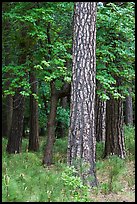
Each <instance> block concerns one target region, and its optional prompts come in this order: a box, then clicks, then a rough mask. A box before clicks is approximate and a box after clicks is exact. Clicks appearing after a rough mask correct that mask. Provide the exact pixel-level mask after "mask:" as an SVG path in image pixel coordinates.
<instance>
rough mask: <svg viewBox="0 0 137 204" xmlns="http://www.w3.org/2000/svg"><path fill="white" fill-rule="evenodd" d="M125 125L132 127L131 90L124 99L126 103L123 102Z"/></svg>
mask: <svg viewBox="0 0 137 204" xmlns="http://www.w3.org/2000/svg"><path fill="white" fill-rule="evenodd" d="M125 123H126V125H133V108H132V96H131V89H129V96H127V97H126V101H125Z"/></svg>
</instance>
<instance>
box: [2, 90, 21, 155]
mask: <svg viewBox="0 0 137 204" xmlns="http://www.w3.org/2000/svg"><path fill="white" fill-rule="evenodd" d="M19 91H20V90H19V89H18V92H17V93H16V94H15V96H14V97H13V115H12V125H11V131H10V134H9V139H8V144H7V149H6V151H7V152H8V153H20V152H21V143H22V133H23V119H24V102H25V100H24V96H22V95H20V94H19Z"/></svg>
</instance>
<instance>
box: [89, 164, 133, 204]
mask: <svg viewBox="0 0 137 204" xmlns="http://www.w3.org/2000/svg"><path fill="white" fill-rule="evenodd" d="M97 178H98V180H99V182H100V183H107V182H108V180H109V178H108V173H107V172H106V171H105V170H104V172H102V173H101V172H100V171H99V170H98V171H97ZM134 182H135V162H134V161H128V162H126V172H125V173H123V174H122V175H121V176H120V177H119V179H118V182H117V188H118V185H119V188H121V189H119V191H117V192H108V191H107V190H106V192H102V191H101V190H100V191H98V192H97V193H96V191H93V193H91V198H92V199H93V200H95V202H135V184H134Z"/></svg>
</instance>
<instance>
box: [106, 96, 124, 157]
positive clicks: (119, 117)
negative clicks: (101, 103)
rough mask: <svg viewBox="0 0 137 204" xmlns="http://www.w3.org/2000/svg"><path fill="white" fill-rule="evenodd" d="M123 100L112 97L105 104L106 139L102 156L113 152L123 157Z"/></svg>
mask: <svg viewBox="0 0 137 204" xmlns="http://www.w3.org/2000/svg"><path fill="white" fill-rule="evenodd" d="M123 134H124V133H123V101H122V100H121V99H120V98H119V99H113V98H112V97H111V98H110V100H108V101H107V105H106V141H105V154H104V157H106V156H108V155H110V154H115V155H118V156H119V157H121V158H125V146H124V135H123Z"/></svg>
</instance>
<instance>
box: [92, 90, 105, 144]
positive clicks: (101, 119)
mask: <svg viewBox="0 0 137 204" xmlns="http://www.w3.org/2000/svg"><path fill="white" fill-rule="evenodd" d="M95 112H96V124H95V125H96V126H95V128H96V141H97V142H103V141H105V130H106V127H105V126H106V120H105V119H106V101H102V100H101V99H100V98H99V96H98V95H97V94H96V106H95Z"/></svg>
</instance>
